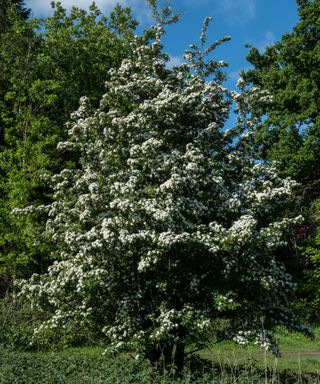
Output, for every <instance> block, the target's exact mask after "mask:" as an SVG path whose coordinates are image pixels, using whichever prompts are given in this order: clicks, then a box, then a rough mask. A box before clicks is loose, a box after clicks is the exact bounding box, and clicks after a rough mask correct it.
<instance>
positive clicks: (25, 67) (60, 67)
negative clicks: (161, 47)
mask: <svg viewBox="0 0 320 384" xmlns="http://www.w3.org/2000/svg"><path fill="white" fill-rule="evenodd" d="M53 6H54V14H53V16H52V17H48V18H45V19H28V20H25V19H24V18H21V17H20V15H19V12H18V11H17V10H16V8H13V9H12V12H11V13H12V15H11V21H12V22H11V23H10V24H9V25H8V26H7V28H6V30H5V31H4V32H3V33H2V34H1V36H0V48H1V49H0V50H1V55H0V108H1V118H0V124H1V147H0V170H1V171H0V230H1V239H0V274H7V275H9V276H21V275H23V276H28V275H29V274H30V273H31V272H32V271H43V270H45V269H46V267H47V264H48V260H47V259H48V255H49V253H50V252H51V250H52V247H53V244H51V243H50V242H48V239H47V238H46V237H45V236H43V231H44V223H45V220H46V216H45V215H43V214H34V215H30V216H29V217H24V218H21V217H17V216H13V215H12V214H11V211H12V208H13V207H19V206H20V207H22V206H26V205H29V204H47V203H48V202H49V201H50V199H51V197H50V196H51V192H52V191H51V189H50V186H49V185H48V183H47V181H46V179H45V178H44V175H45V174H51V173H55V172H58V171H59V170H61V169H63V168H65V167H67V168H70V169H72V168H76V167H77V154H72V155H71V154H70V153H69V152H68V151H65V152H60V153H59V154H58V153H57V152H56V145H57V143H58V142H59V141H61V140H64V139H65V138H66V135H67V130H66V128H65V126H64V123H65V121H66V120H67V119H68V118H69V115H70V113H71V112H72V111H73V110H75V109H76V108H77V107H78V102H79V98H80V97H81V96H84V95H86V96H87V97H89V98H90V100H91V102H92V103H93V105H95V106H97V105H98V101H99V99H100V97H101V95H102V94H103V92H104V81H105V79H106V78H107V73H108V70H109V69H110V68H111V67H113V68H115V67H117V66H118V65H120V62H121V60H122V59H123V58H124V57H125V56H127V55H128V54H129V52H130V40H131V37H132V34H133V30H134V28H135V27H136V25H137V23H136V21H135V20H134V19H132V17H131V14H130V10H129V9H127V8H121V7H120V6H117V7H116V9H115V12H114V13H112V14H111V16H110V22H109V20H107V19H106V18H104V17H103V16H102V15H101V13H100V11H99V10H98V8H97V7H96V6H95V5H92V6H91V7H90V11H89V13H86V12H85V11H84V10H81V9H78V8H75V7H74V8H72V10H71V12H70V14H67V13H66V10H65V9H63V8H62V6H61V4H60V3H56V4H55V3H53ZM14 10H16V12H15V13H14Z"/></svg>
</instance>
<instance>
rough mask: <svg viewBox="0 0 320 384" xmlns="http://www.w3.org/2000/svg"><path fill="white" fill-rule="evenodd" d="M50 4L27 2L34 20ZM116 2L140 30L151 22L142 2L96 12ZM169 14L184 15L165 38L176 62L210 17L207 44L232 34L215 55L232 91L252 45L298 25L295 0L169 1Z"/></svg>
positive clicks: (100, 1)
mask: <svg viewBox="0 0 320 384" xmlns="http://www.w3.org/2000/svg"><path fill="white" fill-rule="evenodd" d="M50 2H51V0H27V1H25V3H26V5H27V6H28V7H30V8H31V9H32V11H33V13H32V14H33V16H35V17H40V16H48V15H50V14H51V13H52V11H51V7H50ZM90 3H91V1H90V0H62V5H63V6H64V7H66V8H70V6H71V5H76V6H79V7H81V8H87V7H88V5H89V4H90ZM115 3H120V4H122V5H128V6H131V7H132V9H133V13H134V15H135V16H136V17H137V18H138V19H139V21H140V23H141V26H142V27H143V26H147V25H150V23H152V20H151V17H150V13H149V12H148V8H147V6H146V4H145V2H144V0H96V4H97V5H98V6H99V7H100V9H101V10H102V11H103V13H105V14H106V15H108V13H109V12H110V10H111V9H112V7H113V6H114V4H115ZM169 3H170V4H171V6H172V8H173V9H176V10H178V11H180V12H181V13H182V20H181V21H180V22H179V23H177V24H175V25H171V26H168V27H167V32H166V35H165V37H164V43H165V51H166V52H167V53H169V54H170V55H171V56H172V62H173V63H178V62H179V60H181V56H182V54H183V51H184V49H185V48H187V47H188V45H189V44H190V43H198V41H199V35H200V30H201V26H202V21H203V20H204V18H205V17H206V16H212V17H213V22H212V24H211V26H210V28H209V31H208V39H207V40H208V43H209V42H211V41H215V40H217V39H218V38H219V37H222V36H223V35H230V36H231V37H232V39H231V41H229V42H227V43H225V44H223V45H222V46H220V47H219V48H218V49H217V50H216V51H215V57H216V59H217V60H225V61H227V62H229V68H228V69H227V70H226V71H227V73H228V75H229V78H230V80H229V81H228V83H227V85H228V86H229V88H234V84H235V82H236V80H237V78H238V74H239V71H240V70H241V69H247V68H248V67H249V64H248V63H247V62H246V59H245V57H246V54H247V52H248V49H247V48H245V44H251V45H253V46H255V47H257V48H259V49H260V50H263V49H264V48H265V46H266V45H268V44H272V43H273V42H275V41H277V40H279V39H280V37H281V35H282V34H283V33H285V32H289V31H291V30H292V28H293V26H294V25H295V24H296V23H297V21H298V15H297V6H296V2H295V0H171V1H169Z"/></svg>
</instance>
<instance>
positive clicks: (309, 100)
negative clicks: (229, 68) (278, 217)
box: [243, 0, 320, 205]
mask: <svg viewBox="0 0 320 384" xmlns="http://www.w3.org/2000/svg"><path fill="white" fill-rule="evenodd" d="M297 4H298V11H299V17H300V19H299V22H298V24H297V25H296V26H295V27H294V28H293V31H292V32H290V33H286V34H284V35H283V36H282V37H281V39H280V41H279V42H277V43H275V44H273V45H271V46H268V47H267V48H266V50H265V52H263V53H261V52H259V50H258V49H256V48H251V50H250V53H249V55H248V60H249V62H250V63H251V64H252V65H253V67H254V68H253V69H250V70H249V71H247V72H246V73H244V74H243V76H244V79H245V80H246V81H247V82H250V83H252V84H253V85H256V86H259V87H261V88H263V89H266V90H268V91H269V92H270V93H271V95H272V96H273V103H272V104H270V105H269V106H268V107H267V108H266V109H259V110H258V109H255V110H254V113H256V114H257V115H259V116H261V117H263V122H262V123H261V124H260V126H259V127H258V128H257V142H256V145H257V147H258V149H259V151H260V156H261V157H262V159H264V160H267V161H277V164H278V168H279V169H280V170H281V171H282V174H283V175H287V176H292V177H293V178H295V179H296V180H298V181H299V182H301V183H302V185H303V188H302V190H301V204H302V205H303V204H305V203H306V204H308V203H309V202H311V201H312V200H313V199H314V198H315V197H317V196H319V191H320V167H319V163H320V103H319V100H320V1H319V0H312V1H311V0H298V1H297Z"/></svg>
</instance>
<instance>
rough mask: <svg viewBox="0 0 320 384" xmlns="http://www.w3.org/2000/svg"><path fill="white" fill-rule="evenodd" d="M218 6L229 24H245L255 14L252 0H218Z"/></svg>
mask: <svg viewBox="0 0 320 384" xmlns="http://www.w3.org/2000/svg"><path fill="white" fill-rule="evenodd" d="M219 6H220V12H222V13H223V14H224V15H225V17H226V21H227V23H228V24H230V25H234V24H245V23H246V22H248V21H249V20H251V19H253V18H254V17H255V14H256V7H255V2H254V0H220V1H219Z"/></svg>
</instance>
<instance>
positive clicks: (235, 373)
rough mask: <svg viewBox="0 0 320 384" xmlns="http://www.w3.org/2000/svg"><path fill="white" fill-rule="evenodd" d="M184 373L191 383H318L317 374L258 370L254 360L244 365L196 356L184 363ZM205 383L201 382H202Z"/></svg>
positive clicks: (271, 369) (267, 369) (319, 381)
mask: <svg viewBox="0 0 320 384" xmlns="http://www.w3.org/2000/svg"><path fill="white" fill-rule="evenodd" d="M186 367H187V368H186V372H188V374H189V377H190V375H191V377H192V380H193V381H192V383H204V382H215V383H220V382H221V383H229V382H230V383H239V384H240V383H246V384H249V383H262V382H263V383H266V382H267V383H269V382H270V383H275V384H297V383H300V384H311V383H312V384H315V383H320V376H319V374H317V373H303V372H294V371H291V370H289V369H282V370H280V369H273V368H260V367H257V366H256V363H255V361H254V360H252V361H249V362H247V363H245V364H238V363H237V364H236V363H225V362H215V361H210V360H207V359H204V358H201V357H199V356H197V355H192V356H191V357H190V358H189V359H188V360H187V361H186ZM204 379H205V380H207V381H203V380H204Z"/></svg>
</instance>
